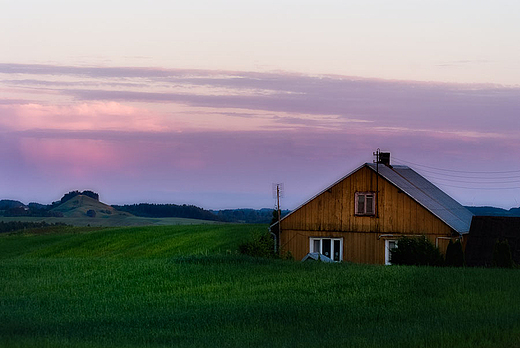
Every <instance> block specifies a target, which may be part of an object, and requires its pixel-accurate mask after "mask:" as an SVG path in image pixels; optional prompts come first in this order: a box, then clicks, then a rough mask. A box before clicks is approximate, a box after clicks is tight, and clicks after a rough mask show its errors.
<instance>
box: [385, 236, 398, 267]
mask: <svg viewBox="0 0 520 348" xmlns="http://www.w3.org/2000/svg"><path fill="white" fill-rule="evenodd" d="M394 248H397V240H395V239H386V240H385V265H391V264H392V263H391V262H390V256H391V255H392V253H391V252H390V250H392V249H394Z"/></svg>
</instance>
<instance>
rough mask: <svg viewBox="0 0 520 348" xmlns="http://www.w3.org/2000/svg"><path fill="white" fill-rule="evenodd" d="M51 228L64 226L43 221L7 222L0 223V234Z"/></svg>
mask: <svg viewBox="0 0 520 348" xmlns="http://www.w3.org/2000/svg"><path fill="white" fill-rule="evenodd" d="M51 226H66V224H64V223H60V222H58V223H54V224H49V223H47V222H45V221H43V222H26V221H9V222H3V221H0V233H5V232H14V231H20V230H25V229H33V228H46V227H51Z"/></svg>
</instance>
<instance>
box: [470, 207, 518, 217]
mask: <svg viewBox="0 0 520 348" xmlns="http://www.w3.org/2000/svg"><path fill="white" fill-rule="evenodd" d="M466 208H467V209H468V210H469V211H470V212H472V213H473V214H475V215H478V216H513V217H514V216H516V217H520V207H519V208H511V209H509V210H506V209H502V208H496V207H466Z"/></svg>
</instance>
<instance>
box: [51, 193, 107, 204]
mask: <svg viewBox="0 0 520 348" xmlns="http://www.w3.org/2000/svg"><path fill="white" fill-rule="evenodd" d="M79 195H83V196H87V197H90V198H93V199H95V200H96V201H99V194H97V193H96V192H93V191H89V190H85V191H83V192H80V191H78V190H75V191H70V192H69V193H66V194H65V195H64V196H63V197H62V198H61V200H60V202H59V203H60V204H63V203H65V202H66V201H68V200H71V199H72V198H74V197H76V196H79Z"/></svg>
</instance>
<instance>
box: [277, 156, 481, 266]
mask: <svg viewBox="0 0 520 348" xmlns="http://www.w3.org/2000/svg"><path fill="white" fill-rule="evenodd" d="M381 155H384V156H380V157H379V161H378V162H377V163H365V164H363V165H362V166H360V167H358V168H356V169H355V170H354V171H352V172H351V173H349V174H347V175H346V176H344V177H343V178H341V179H340V180H338V181H337V182H335V183H333V184H332V185H330V186H329V187H327V188H326V189H325V190H323V191H322V192H320V193H318V194H317V195H316V196H314V197H312V198H311V199H309V200H308V201H307V202H305V203H303V204H302V205H301V206H300V207H298V208H297V209H295V210H294V211H292V212H291V213H290V214H288V215H286V216H285V217H284V218H283V219H281V221H280V228H278V227H279V226H278V222H277V223H275V224H273V225H272V226H271V230H272V231H276V232H278V233H277V234H278V244H279V250H280V252H281V253H284V252H291V254H292V255H293V257H294V258H295V259H297V260H301V259H302V258H303V257H305V256H306V255H307V254H308V253H320V254H322V255H325V256H327V257H329V258H331V259H332V260H334V261H350V262H356V263H370V264H389V263H390V249H392V248H394V247H398V245H397V241H398V239H399V238H401V237H402V236H422V235H424V236H426V237H427V238H428V239H429V240H430V241H431V242H432V243H435V244H436V245H437V246H439V248H440V249H441V251H445V250H446V247H447V245H448V242H449V240H450V239H458V238H463V237H464V236H465V235H466V234H467V233H468V232H469V229H470V224H471V218H472V216H473V214H472V213H471V212H470V211H469V210H468V209H466V208H465V207H463V206H462V205H460V204H459V203H458V202H457V201H455V200H454V199H453V198H451V197H450V196H448V195H447V194H446V193H444V192H443V191H441V190H440V189H439V188H437V187H436V186H435V185H433V184H432V183H431V182H430V181H428V180H427V179H425V178H424V177H422V176H421V175H419V174H418V173H417V172H415V171H414V170H413V169H411V168H410V167H408V166H403V165H395V166H392V165H391V164H390V154H389V153H381Z"/></svg>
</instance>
